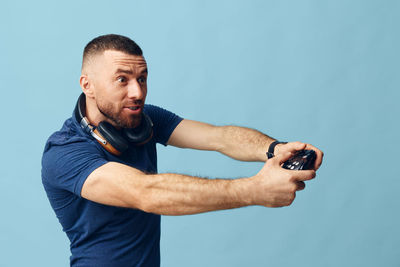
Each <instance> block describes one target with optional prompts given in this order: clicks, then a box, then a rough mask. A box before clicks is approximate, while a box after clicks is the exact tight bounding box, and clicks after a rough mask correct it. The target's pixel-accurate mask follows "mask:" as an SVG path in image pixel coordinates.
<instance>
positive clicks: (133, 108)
mask: <svg viewBox="0 0 400 267" xmlns="http://www.w3.org/2000/svg"><path fill="white" fill-rule="evenodd" d="M128 108H129V109H130V110H138V109H139V108H140V106H136V107H128Z"/></svg>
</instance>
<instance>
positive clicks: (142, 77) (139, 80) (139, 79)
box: [138, 76, 146, 83]
mask: <svg viewBox="0 0 400 267" xmlns="http://www.w3.org/2000/svg"><path fill="white" fill-rule="evenodd" d="M138 82H139V83H146V77H144V76H141V77H139V78H138Z"/></svg>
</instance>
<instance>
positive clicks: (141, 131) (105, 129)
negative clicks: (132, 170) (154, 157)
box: [74, 93, 153, 156]
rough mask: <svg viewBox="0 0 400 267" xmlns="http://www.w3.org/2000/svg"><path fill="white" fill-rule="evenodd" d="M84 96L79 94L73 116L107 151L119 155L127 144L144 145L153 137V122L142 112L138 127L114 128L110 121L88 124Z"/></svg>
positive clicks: (125, 148) (126, 147)
mask: <svg viewBox="0 0 400 267" xmlns="http://www.w3.org/2000/svg"><path fill="white" fill-rule="evenodd" d="M85 112H86V96H85V94H84V93H82V94H81V95H80V96H79V99H78V102H77V103H76V107H75V111H74V114H75V118H76V120H77V121H78V122H79V124H80V125H81V127H82V129H83V130H84V131H85V132H86V133H88V134H90V135H91V136H93V137H94V138H95V139H96V140H97V141H98V142H99V143H100V144H101V145H102V146H103V147H104V148H105V149H106V150H107V151H108V152H110V153H112V154H114V155H116V156H119V155H121V154H122V153H123V152H124V151H125V150H127V149H128V147H129V144H134V145H138V146H139V145H144V144H145V143H147V142H148V141H150V139H151V138H152V137H153V122H152V121H151V119H150V117H149V116H148V115H147V114H146V113H144V112H142V120H141V123H140V125H139V126H138V127H135V128H130V129H127V128H124V129H122V130H118V129H116V128H115V127H114V126H113V125H112V124H111V123H109V122H106V121H101V122H100V123H99V125H98V126H97V127H95V126H93V125H91V124H90V122H89V120H88V119H87V118H86V114H85Z"/></svg>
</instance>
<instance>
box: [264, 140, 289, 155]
mask: <svg viewBox="0 0 400 267" xmlns="http://www.w3.org/2000/svg"><path fill="white" fill-rule="evenodd" d="M278 144H287V142H279V141H277V140H275V141H274V142H272V143H271V144H270V145H269V147H268V152H267V157H268V159H270V158H273V157H274V150H275V146H276V145H278Z"/></svg>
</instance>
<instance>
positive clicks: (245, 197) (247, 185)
mask: <svg viewBox="0 0 400 267" xmlns="http://www.w3.org/2000/svg"><path fill="white" fill-rule="evenodd" d="M231 182H232V186H233V188H234V190H233V192H234V196H235V200H234V201H235V202H237V203H239V205H240V206H250V205H255V201H254V199H253V198H254V187H255V185H254V184H255V179H254V177H248V178H240V179H234V180H231Z"/></svg>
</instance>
